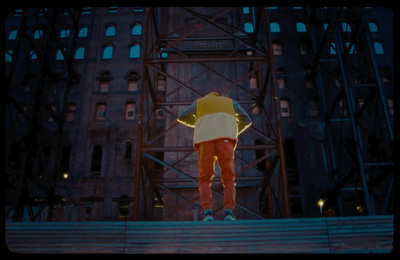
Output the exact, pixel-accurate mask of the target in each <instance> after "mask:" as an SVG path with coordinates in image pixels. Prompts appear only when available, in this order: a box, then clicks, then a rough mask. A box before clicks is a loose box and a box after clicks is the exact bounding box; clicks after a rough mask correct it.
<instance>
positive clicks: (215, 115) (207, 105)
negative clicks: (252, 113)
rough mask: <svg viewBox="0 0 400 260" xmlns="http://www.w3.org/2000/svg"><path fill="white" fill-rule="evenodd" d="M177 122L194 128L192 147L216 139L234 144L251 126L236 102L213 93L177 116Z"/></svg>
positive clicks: (248, 118)
mask: <svg viewBox="0 0 400 260" xmlns="http://www.w3.org/2000/svg"><path fill="white" fill-rule="evenodd" d="M178 122H179V123H182V124H184V125H186V126H189V127H192V128H194V137H193V143H194V145H196V144H200V143H203V142H207V141H213V140H217V139H230V140H232V141H234V142H235V143H236V142H237V136H238V135H239V134H240V133H242V132H243V131H244V130H246V129H247V128H248V127H249V126H250V125H251V119H250V117H249V115H248V114H247V113H246V112H245V111H244V110H243V108H242V107H241V106H240V105H239V103H238V102H236V101H234V100H232V99H230V98H228V97H224V96H220V95H219V94H218V93H215V92H211V93H210V94H208V95H206V96H204V97H202V98H199V99H197V100H196V101H195V102H193V103H192V104H191V105H190V106H189V107H188V108H187V109H186V110H184V111H183V112H182V113H180V114H179V116H178Z"/></svg>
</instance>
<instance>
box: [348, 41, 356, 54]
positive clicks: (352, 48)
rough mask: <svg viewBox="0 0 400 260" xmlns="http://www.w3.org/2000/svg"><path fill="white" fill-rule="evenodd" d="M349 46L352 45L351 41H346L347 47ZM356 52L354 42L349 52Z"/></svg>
mask: <svg viewBox="0 0 400 260" xmlns="http://www.w3.org/2000/svg"><path fill="white" fill-rule="evenodd" d="M349 46H350V42H346V47H347V48H349ZM354 53H357V52H356V51H355V50H354V44H353V45H351V48H350V51H349V54H354Z"/></svg>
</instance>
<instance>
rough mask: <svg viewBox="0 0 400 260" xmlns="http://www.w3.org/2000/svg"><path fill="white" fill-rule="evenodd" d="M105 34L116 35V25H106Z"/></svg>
mask: <svg viewBox="0 0 400 260" xmlns="http://www.w3.org/2000/svg"><path fill="white" fill-rule="evenodd" d="M105 36H115V25H108V26H107V27H106V32H105Z"/></svg>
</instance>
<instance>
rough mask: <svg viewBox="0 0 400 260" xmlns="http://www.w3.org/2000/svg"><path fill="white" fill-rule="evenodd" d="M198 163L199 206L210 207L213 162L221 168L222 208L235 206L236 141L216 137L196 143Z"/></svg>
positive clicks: (211, 201)
mask: <svg viewBox="0 0 400 260" xmlns="http://www.w3.org/2000/svg"><path fill="white" fill-rule="evenodd" d="M195 148H196V151H197V153H198V157H199V158H198V165H199V176H200V178H199V193H200V204H201V207H202V208H203V209H204V210H206V209H212V203H213V200H212V194H211V181H212V179H213V177H214V169H215V162H216V161H217V160H218V166H219V168H220V169H221V179H222V185H223V187H224V209H231V210H233V208H234V207H235V202H236V188H235V185H236V183H235V162H234V154H235V148H236V142H234V141H232V140H229V139H218V140H214V141H208V142H204V143H200V144H197V145H196V147H195Z"/></svg>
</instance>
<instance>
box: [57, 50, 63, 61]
mask: <svg viewBox="0 0 400 260" xmlns="http://www.w3.org/2000/svg"><path fill="white" fill-rule="evenodd" d="M64 51H65V50H64ZM63 59H64V54H63V53H62V51H61V50H58V51H57V54H56V60H63Z"/></svg>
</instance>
